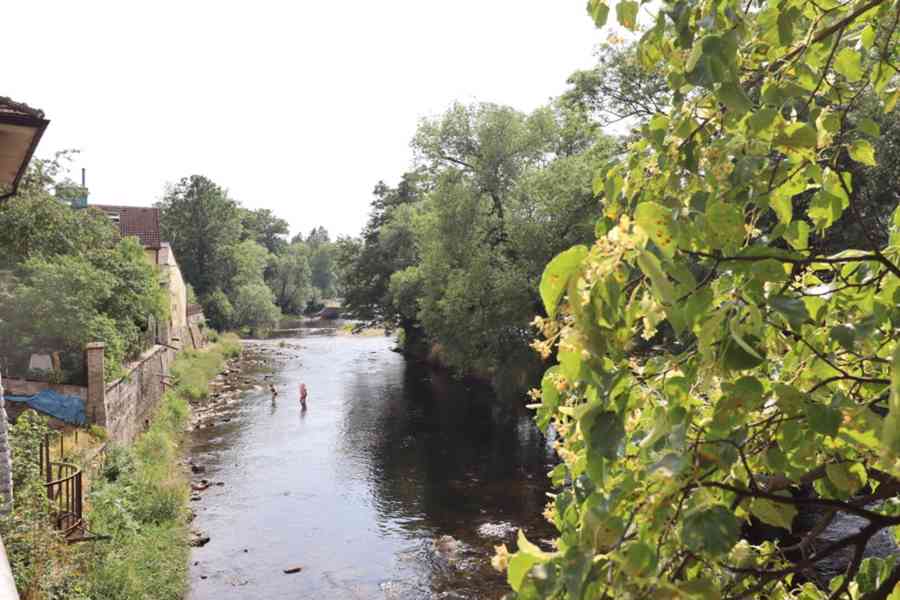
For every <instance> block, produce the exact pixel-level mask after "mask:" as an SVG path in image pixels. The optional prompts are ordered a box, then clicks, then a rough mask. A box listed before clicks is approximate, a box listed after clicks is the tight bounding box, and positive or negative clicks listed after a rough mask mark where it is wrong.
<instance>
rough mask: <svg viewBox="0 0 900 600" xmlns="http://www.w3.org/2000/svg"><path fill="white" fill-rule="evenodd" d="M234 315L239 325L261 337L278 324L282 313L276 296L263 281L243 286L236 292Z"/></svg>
mask: <svg viewBox="0 0 900 600" xmlns="http://www.w3.org/2000/svg"><path fill="white" fill-rule="evenodd" d="M234 315H235V319H236V321H237V323H239V324H240V325H241V326H242V327H247V328H248V329H249V330H250V331H251V332H253V334H254V335H259V334H260V333H262V332H265V331H267V330H269V329H271V328H273V327H274V326H275V325H277V324H278V319H279V318H280V317H281V311H280V310H278V307H277V306H275V295H274V294H273V293H272V290H271V289H270V288H269V287H268V286H267V285H266V284H265V283H263V282H262V281H259V282H256V283H247V284H245V285H242V286H241V287H239V288H238V289H237V291H236V292H235V297H234Z"/></svg>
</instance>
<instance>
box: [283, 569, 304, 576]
mask: <svg viewBox="0 0 900 600" xmlns="http://www.w3.org/2000/svg"><path fill="white" fill-rule="evenodd" d="M302 570H303V567H290V568H287V569H285V570H284V574H285V575H293V574H294V573H299V572H300V571H302Z"/></svg>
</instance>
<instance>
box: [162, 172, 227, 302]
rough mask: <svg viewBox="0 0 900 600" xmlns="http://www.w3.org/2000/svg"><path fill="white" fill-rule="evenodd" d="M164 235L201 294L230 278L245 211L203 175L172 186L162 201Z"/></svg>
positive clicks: (193, 176) (180, 264) (183, 269)
mask: <svg viewBox="0 0 900 600" xmlns="http://www.w3.org/2000/svg"><path fill="white" fill-rule="evenodd" d="M159 207H160V227H161V230H162V235H163V237H164V238H165V239H167V240H168V241H169V243H171V244H172V248H173V250H174V251H175V255H176V256H177V257H178V264H179V266H180V267H181V271H182V273H183V274H184V277H185V280H186V281H187V282H188V283H190V284H191V285H192V286H193V287H194V290H195V291H196V293H197V294H199V295H200V296H201V297H203V296H205V295H207V294H208V293H210V292H211V291H213V290H214V289H215V288H216V287H219V286H220V285H222V282H223V281H225V280H227V275H228V269H229V261H230V253H231V247H232V246H234V245H235V244H236V243H237V242H238V241H239V240H240V237H241V231H242V228H241V227H242V226H241V211H240V208H239V206H238V204H237V202H235V201H234V200H232V199H231V198H229V197H228V194H227V193H226V192H225V190H223V189H222V188H221V187H219V186H218V185H216V184H215V183H213V182H212V181H210V180H209V179H207V178H206V177H203V176H201V175H192V176H190V177H185V178H183V179H182V180H181V181H179V182H178V183H177V184H175V185H173V186H171V187H170V188H169V190H168V191H167V193H166V195H165V196H164V197H163V199H162V201H161V202H160V203H159Z"/></svg>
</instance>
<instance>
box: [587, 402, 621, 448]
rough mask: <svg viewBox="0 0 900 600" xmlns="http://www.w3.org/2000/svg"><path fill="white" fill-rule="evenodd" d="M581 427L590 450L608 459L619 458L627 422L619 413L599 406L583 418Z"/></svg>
mask: <svg viewBox="0 0 900 600" xmlns="http://www.w3.org/2000/svg"><path fill="white" fill-rule="evenodd" d="M579 427H581V432H582V435H584V440H585V443H586V444H587V447H588V451H589V452H591V453H596V454H598V455H599V456H601V457H603V458H605V459H607V460H615V459H616V458H618V456H619V449H620V447H621V445H622V442H623V440H624V439H625V424H624V422H623V421H622V418H621V417H620V416H619V415H618V414H616V413H614V412H612V411H608V410H602V409H601V408H599V407H597V408H595V409H593V410H590V411H588V412H587V413H586V414H585V415H584V416H583V417H582V418H581V421H580V422H579Z"/></svg>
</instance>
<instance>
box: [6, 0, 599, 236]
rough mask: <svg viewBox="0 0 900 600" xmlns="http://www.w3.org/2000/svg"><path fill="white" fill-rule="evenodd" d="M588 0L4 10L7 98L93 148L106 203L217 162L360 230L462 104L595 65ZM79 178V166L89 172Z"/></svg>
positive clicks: (52, 147)
mask: <svg viewBox="0 0 900 600" xmlns="http://www.w3.org/2000/svg"><path fill="white" fill-rule="evenodd" d="M584 6H585V0H452V1H448V0H381V1H375V0H341V1H337V0H319V1H312V0H295V1H288V0H281V1H275V0H255V1H254V2H232V1H223V0H219V1H216V2H211V1H210V2H207V1H198V0H177V1H168V0H155V1H153V2H143V3H137V2H112V1H102V2H101V1H99V0H90V1H89V0H82V1H80V2H73V1H71V0H65V1H45V0H28V1H27V2H15V3H11V4H8V5H7V6H5V7H4V14H3V20H4V23H5V27H4V34H3V37H4V47H6V48H7V50H8V52H7V55H9V54H11V50H15V52H14V54H15V56H16V58H15V59H10V57H9V56H7V59H5V60H4V61H3V62H4V64H3V71H4V75H3V86H2V89H0V95H8V96H10V97H12V98H13V99H15V100H19V101H23V102H26V103H28V104H30V105H32V106H34V107H37V108H41V109H43V110H44V111H45V112H46V113H47V117H48V118H49V119H51V121H52V122H51V124H50V128H49V129H48V130H47V133H46V135H45V137H44V140H43V142H42V143H41V145H40V147H39V148H38V155H39V156H47V155H49V154H51V153H52V152H54V151H56V150H59V149H64V148H78V149H80V150H81V151H82V154H81V156H80V157H79V158H78V159H77V162H76V163H75V167H76V171H75V173H80V171H79V170H78V169H80V168H81V167H86V168H87V173H88V187H89V188H90V190H91V201H92V202H96V203H106V204H128V205H150V204H152V203H153V202H155V201H156V200H158V199H159V197H160V196H161V195H162V193H163V189H164V186H165V183H166V182H170V181H175V180H177V179H179V178H181V177H183V176H186V175H190V174H194V173H197V174H203V175H206V176H208V177H210V178H212V179H213V180H214V181H216V182H217V183H219V184H220V185H222V186H223V187H225V188H227V189H228V190H229V191H230V193H231V195H232V197H234V198H235V199H237V200H239V201H240V202H242V203H243V204H244V205H245V206H247V207H250V208H262V207H266V208H271V209H272V210H274V211H275V212H276V213H277V214H278V215H280V216H282V217H284V218H285V219H287V220H288V221H289V222H290V224H291V229H292V233H296V232H297V231H299V230H302V231H304V232H305V231H308V230H309V229H310V228H311V227H313V226H314V225H324V226H325V227H327V228H328V230H329V231H330V232H332V234H338V233H343V234H356V233H358V232H359V230H360V229H361V227H362V225H363V224H364V223H365V220H366V215H367V212H368V204H369V202H370V200H371V191H372V188H373V187H374V185H375V184H376V183H377V182H378V180H379V179H385V180H386V181H388V182H392V183H393V182H396V180H397V179H398V178H399V176H400V174H402V173H403V172H404V170H406V169H407V168H408V167H409V166H410V165H411V159H412V154H411V151H410V148H409V140H410V138H411V137H412V135H413V132H414V130H415V127H416V123H417V122H418V120H419V119H420V118H422V117H427V116H433V115H437V114H439V113H441V112H442V111H443V110H444V109H446V108H447V107H448V106H449V105H450V104H451V103H452V102H453V101H455V100H461V101H465V102H471V101H475V100H478V101H489V102H497V103H503V104H509V105H512V106H515V107H516V108H519V109H522V110H531V109H533V108H535V107H537V106H539V105H540V104H542V103H544V102H546V101H547V100H548V99H549V98H550V97H551V96H555V95H558V94H559V93H561V92H562V91H563V90H564V88H565V79H566V77H567V75H568V74H569V73H571V72H572V71H574V70H575V69H579V68H586V67H589V66H590V65H591V64H592V63H593V60H592V53H593V48H594V47H595V45H596V44H597V43H598V42H600V41H601V39H602V37H601V36H605V34H603V33H601V32H599V31H597V30H596V29H595V28H594V27H593V25H592V23H591V21H590V19H589V17H587V15H586V12H585V8H584ZM75 173H73V175H74V174H75Z"/></svg>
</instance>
